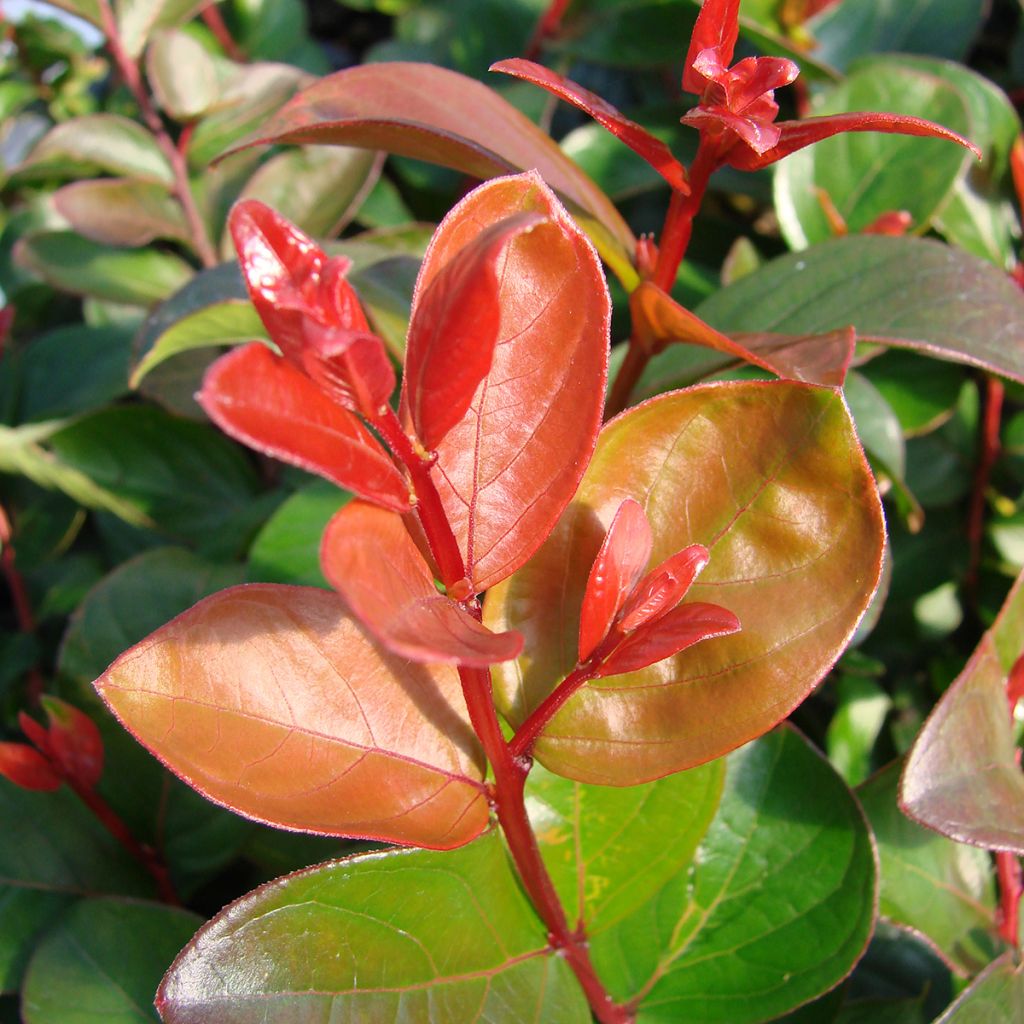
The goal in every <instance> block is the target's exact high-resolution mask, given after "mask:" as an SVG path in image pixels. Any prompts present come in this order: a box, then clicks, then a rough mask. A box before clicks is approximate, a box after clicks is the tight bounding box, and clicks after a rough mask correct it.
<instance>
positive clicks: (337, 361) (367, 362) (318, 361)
mask: <svg viewBox="0 0 1024 1024" xmlns="http://www.w3.org/2000/svg"><path fill="white" fill-rule="evenodd" d="M304 327H305V338H306V342H307V344H306V346H305V348H304V349H303V350H302V365H303V367H304V368H305V370H306V372H307V373H308V374H309V376H310V377H312V379H313V380H315V381H316V383H317V384H319V385H320V388H321V389H322V390H323V391H325V392H326V393H327V394H328V395H330V396H331V398H333V399H334V400H335V401H336V402H338V403H339V404H340V405H343V406H345V408H346V409H351V410H352V411H353V412H361V413H362V414H363V415H364V416H365V417H366V418H367V419H376V418H377V414H378V412H379V410H380V407H381V406H382V405H387V403H388V400H389V399H390V398H391V393H392V392H393V391H394V390H395V369H394V367H393V366H392V365H391V360H390V359H389V358H388V354H387V352H386V351H385V349H384V342H383V341H381V340H380V338H378V337H377V335H375V334H368V333H365V332H363V331H342V330H334V329H331V328H329V327H324V326H323V325H322V324H319V323H317V322H316V321H314V320H308V321H306V323H305V325H304Z"/></svg>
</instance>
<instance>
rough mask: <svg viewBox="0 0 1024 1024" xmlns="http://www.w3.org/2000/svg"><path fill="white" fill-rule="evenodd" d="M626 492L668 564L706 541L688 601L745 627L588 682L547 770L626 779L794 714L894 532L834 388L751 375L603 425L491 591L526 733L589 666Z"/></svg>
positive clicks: (676, 764) (552, 748)
mask: <svg viewBox="0 0 1024 1024" xmlns="http://www.w3.org/2000/svg"><path fill="white" fill-rule="evenodd" d="M626 497H634V498H636V499H637V500H638V501H639V502H640V503H641V504H643V505H644V506H645V510H646V513H647V518H648V520H649V521H650V523H651V528H652V531H653V534H654V552H653V558H654V560H655V561H657V560H660V559H664V558H665V557H667V556H669V555H671V554H673V553H675V552H677V551H679V550H681V549H682V548H684V547H686V546H687V545H689V544H692V543H701V544H704V545H705V546H706V547H707V548H708V550H709V551H710V553H711V559H710V562H709V564H708V567H707V568H706V569H705V570H704V572H703V574H702V575H701V577H700V579H699V580H698V581H697V583H695V584H694V586H693V588H692V589H691V590H690V593H689V598H690V599H694V600H697V601H704V600H708V601H711V602H712V603H714V604H716V605H720V606H722V607H723V608H725V609H726V610H727V611H729V612H732V613H733V614H734V615H736V617H737V618H738V619H739V621H740V623H741V625H742V632H740V633H738V634H736V635H735V636H730V637H724V638H720V639H714V640H709V641H707V642H706V643H704V644H701V645H700V646H698V647H696V648H694V649H693V650H692V651H688V652H684V653H683V654H681V655H679V656H677V657H675V658H672V659H670V660H668V661H665V662H662V663H660V664H658V665H655V666H653V667H651V668H650V669H647V670H645V671H644V672H640V673H636V674H632V675H629V676H623V677H613V678H610V679H605V680H600V681H596V682H594V683H591V684H588V685H587V686H585V687H583V688H582V689H581V690H580V691H579V692H578V693H576V694H575V695H574V696H573V697H572V698H571V699H570V700H569V701H568V702H567V703H566V705H565V707H564V708H562V710H561V711H560V712H559V713H558V714H557V715H556V716H555V717H554V718H553V719H552V720H551V722H550V723H549V724H548V726H547V728H546V729H545V730H544V732H543V733H542V734H541V737H540V740H539V742H538V744H537V746H536V748H535V752H536V754H537V756H538V758H539V759H540V760H541V762H542V763H543V764H545V765H546V766H547V767H548V768H550V769H551V770H552V771H555V772H557V773H558V774H565V775H567V776H569V777H570V778H576V779H580V780H581V781H584V782H595V783H603V784H608V783H612V784H618V785H627V784H634V783H637V782H642V781H646V780H648V779H651V778H657V777H659V776H661V775H665V774H667V773H668V772H672V771H678V770H680V769H681V768H685V767H688V766H691V765H694V764H700V763H701V762H703V761H707V760H710V759H711V758H713V757H717V756H719V755H721V754H722V753H725V752H727V751H728V750H731V749H732V748H733V747H736V746H738V745H739V744H741V743H744V742H746V741H747V740H748V739H750V738H751V737H752V736H756V735H759V734H760V733H762V732H764V731H765V730H766V729H767V728H770V727H771V725H773V724H774V723H775V722H777V721H779V720H780V719H781V718H783V717H785V715H786V714H788V713H789V711H790V710H791V709H792V708H793V707H794V706H795V705H796V704H798V703H799V702H800V701H801V700H803V698H804V697H805V696H806V695H807V693H808V692H809V691H810V690H811V688H812V687H813V686H814V685H815V684H816V683H817V682H818V680H819V679H820V678H821V677H822V676H823V675H824V673H825V672H826V671H827V670H828V668H829V667H830V666H831V665H832V663H833V662H834V661H835V659H836V657H837V656H838V654H839V652H840V651H841V650H842V649H843V647H844V646H845V644H846V642H847V640H848V638H849V636H850V634H851V633H852V631H853V629H854V627H855V626H856V624H857V622H858V620H859V619H860V617H861V614H862V613H863V611H864V609H865V608H866V607H867V604H868V601H869V599H870V597H871V595H872V594H873V592H874V589H875V585H876V582H877V580H878V574H879V571H880V565H881V556H882V540H883V531H882V520H881V513H880V508H879V505H878V497H877V493H876V492H875V488H874V483H873V481H872V479H871V476H870V472H869V471H868V468H867V466H866V464H865V462H864V457H863V455H862V453H861V451H860V448H859V446H858V444H857V441H856V439H855V437H854V434H853V428H852V424H851V422H850V419H849V416H848V413H847V411H846V409H845V407H844V405H843V402H842V399H841V398H840V397H839V395H838V394H837V393H835V392H833V391H831V390H827V389H818V388H813V387H811V386H809V385H803V384H795V383H787V382H782V381H778V382H766V383H759V382H747V383H731V384H720V385H707V386H703V387H696V388H691V389H690V390H688V391H684V392H679V393H676V394H672V395H665V396H663V397H661V398H656V399H652V400H650V401H648V402H645V403H644V404H643V405H641V406H638V407H637V408H635V409H632V410H630V411H629V412H627V413H625V414H623V415H622V416H620V417H618V418H617V419H615V420H613V421H612V422H611V423H609V424H608V425H607V426H606V427H605V428H604V430H603V431H602V434H601V439H600V442H599V444H598V449H597V451H596V453H595V455H594V459H593V461H592V462H591V465H590V468H589V469H588V471H587V475H586V476H585V478H584V480H583V483H582V484H581V486H580V490H579V491H578V493H577V495H576V498H575V500H574V502H573V504H572V505H571V506H570V508H569V510H568V511H567V513H566V514H565V515H564V516H563V518H562V519H561V521H560V522H559V524H558V526H557V528H556V529H555V532H554V533H553V534H552V536H551V538H550V539H549V540H548V541H547V542H546V544H545V546H544V547H543V548H542V549H541V551H540V552H538V554H537V555H536V556H535V557H534V558H533V559H532V560H531V561H530V562H529V563H528V564H527V565H526V566H524V567H523V569H521V570H520V571H519V572H518V573H517V574H516V575H515V576H514V577H513V578H512V579H510V580H509V581H507V582H506V583H504V584H502V585H501V586H500V587H498V588H496V589H495V590H493V591H492V592H491V593H489V594H488V596H487V603H486V607H485V617H484V621H485V622H486V623H488V624H489V625H490V626H491V628H493V629H509V628H514V629H518V630H520V631H521V632H522V633H523V635H524V637H525V640H526V646H525V654H524V656H523V657H522V658H520V660H519V661H518V662H517V663H514V664H511V665H508V666H502V667H500V668H498V669H496V670H495V671H496V675H497V682H496V690H497V700H498V702H499V706H500V707H501V709H502V711H503V712H504V713H506V714H507V715H508V717H509V718H510V719H511V721H512V722H513V723H520V722H522V721H523V719H524V718H525V717H526V715H527V714H528V713H529V712H531V711H532V710H533V709H534V708H535V707H536V706H537V705H538V704H539V703H540V701H541V700H543V699H544V698H545V697H546V696H547V695H548V694H549V693H550V692H551V690H552V688H553V687H554V685H555V684H556V683H557V682H558V681H559V680H560V679H561V678H562V677H563V676H564V675H565V674H566V673H567V672H568V671H569V670H570V669H571V668H572V667H573V665H574V664H575V661H576V647H575V644H574V643H573V638H574V637H575V636H576V634H577V629H578V622H579V609H580V606H581V603H582V598H583V588H584V583H585V581H586V578H587V573H588V572H589V567H590V565H591V564H592V563H593V559H594V556H595V554H596V552H597V550H598V548H599V546H600V543H601V539H602V538H603V536H604V533H605V529H606V526H605V524H607V523H609V522H610V521H611V518H612V516H613V515H614V514H615V511H616V510H617V509H618V507H619V505H620V504H621V503H622V500H623V499H624V498H626ZM683 607H684V608H685V607H686V605H685V604H684V605H683Z"/></svg>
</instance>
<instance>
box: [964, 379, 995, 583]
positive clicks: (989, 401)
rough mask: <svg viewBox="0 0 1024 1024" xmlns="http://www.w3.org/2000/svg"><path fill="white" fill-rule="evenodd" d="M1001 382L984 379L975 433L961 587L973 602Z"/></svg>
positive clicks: (979, 562) (990, 474)
mask: <svg viewBox="0 0 1024 1024" xmlns="http://www.w3.org/2000/svg"><path fill="white" fill-rule="evenodd" d="M1004 391H1005V389H1004V387H1003V382H1002V381H1001V380H999V378H998V377H992V376H987V377H986V378H985V396H984V408H983V410H982V417H981V426H980V431H979V436H978V461H977V463H976V464H975V468H974V482H973V485H972V487H971V497H970V505H969V507H968V510H967V545H968V562H967V573H966V576H965V577H964V588H965V590H966V592H967V596H968V599H969V600H970V601H971V602H972V603H973V602H974V601H975V600H976V597H977V592H978V575H979V571H980V567H981V545H982V540H983V539H984V533H985V497H986V494H987V492H988V486H989V480H990V478H991V476H992V467H993V466H994V465H995V462H996V459H997V458H998V457H999V451H1000V445H999V425H1000V421H1001V418H1002V413H1003V395H1004Z"/></svg>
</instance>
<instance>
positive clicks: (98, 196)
mask: <svg viewBox="0 0 1024 1024" xmlns="http://www.w3.org/2000/svg"><path fill="white" fill-rule="evenodd" d="M53 202H54V204H55V205H56V207H57V210H58V211H59V212H60V213H61V215H62V216H63V217H66V218H67V221H68V223H69V224H70V225H71V227H72V228H74V230H75V231H77V232H78V233H79V234H80V235H84V236H85V237H86V238H89V239H91V240H92V241H94V242H99V243H101V244H105V245H117V246H143V245H148V244H149V243H150V242H152V241H153V240H154V239H157V238H168V239H171V240H173V241H178V242H184V243H185V244H186V245H190V244H191V240H192V236H191V233H190V230H189V226H188V223H187V221H186V220H185V215H184V213H183V212H182V209H181V205H180V204H179V203H178V201H177V200H176V199H173V198H172V197H171V196H170V195H169V194H168V192H167V189H165V188H164V187H163V186H162V185H154V184H150V183H148V182H143V181H131V180H130V179H118V178H111V179H106V178H104V179H98V180H95V181H76V182H75V183H74V184H72V185H65V186H64V188H62V189H59V190H58V191H57V192H55V193H54V195H53Z"/></svg>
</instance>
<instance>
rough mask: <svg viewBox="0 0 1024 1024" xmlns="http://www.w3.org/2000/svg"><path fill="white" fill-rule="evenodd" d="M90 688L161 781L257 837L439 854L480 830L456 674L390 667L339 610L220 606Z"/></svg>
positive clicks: (277, 602) (234, 599)
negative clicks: (375, 842)
mask: <svg viewBox="0 0 1024 1024" xmlns="http://www.w3.org/2000/svg"><path fill="white" fill-rule="evenodd" d="M96 686H97V689H98V690H99V691H100V694H101V695H102V696H103V698H104V699H105V700H106V701H107V703H108V704H109V705H110V707H111V710H113V712H114V713H115V714H116V715H117V716H118V718H119V719H120V720H121V721H122V722H123V723H124V724H125V726H126V727H127V728H128V729H129V730H130V731H131V732H132V733H133V734H134V735H135V737H136V738H137V739H138V740H140V742H142V743H143V744H144V745H145V746H147V747H148V748H149V749H150V750H151V751H152V752H153V753H154V754H156V756H157V757H159V758H160V759H161V760H162V761H164V763H165V764H166V765H167V766H168V767H169V768H171V769H172V771H174V772H176V773H177V774H179V775H180V776H181V777H182V778H184V779H185V781H186V782H188V783H189V784H190V785H191V786H193V787H194V788H195V789H198V790H199V791H200V792H201V793H202V794H203V795H204V796H207V797H209V798H210V799H212V800H214V801H215V802H217V803H220V804H223V805H225V806H228V807H231V808H232V809H233V810H236V811H238V812H239V813H241V814H244V815H246V816H247V817H250V818H255V819H256V820H258V821H264V822H267V823H269V824H274V825H278V826H280V827H283V828H291V829H297V830H300V831H307V832H318V833H323V834H328V835H350V836H359V837H366V838H375V839H383V840H386V841H390V842H398V843H413V844H416V845H419V846H429V847H434V848H441V849H447V848H450V847H453V846H459V845H461V844H462V843H465V842H468V841H469V840H470V839H472V838H473V837H474V836H476V835H477V834H478V833H479V832H480V831H481V830H482V829H483V828H484V827H485V825H486V823H487V800H486V797H485V795H484V789H483V785H482V781H481V778H482V776H481V770H482V760H481V756H480V753H479V750H478V748H477V746H476V741H475V738H474V736H473V734H472V732H471V730H470V728H469V725H468V723H467V720H466V719H467V716H466V711H465V706H464V705H463V703H462V695H461V690H460V688H459V681H458V677H457V675H456V673H455V671H454V670H453V669H449V668H443V667H441V666H431V667H430V668H427V667H421V666H412V665H409V664H408V662H406V661H404V660H403V659H400V658H395V657H394V656H393V655H390V654H388V653H387V652H385V651H384V650H382V649H381V648H379V647H378V646H377V645H375V644H374V643H373V642H372V641H371V640H370V639H369V638H368V637H367V636H366V634H365V633H364V632H363V630H362V629H361V628H360V627H359V626H358V625H357V623H356V622H355V620H354V619H353V618H351V616H350V615H349V614H348V612H347V611H346V609H345V606H344V604H343V603H342V601H341V599H340V598H338V597H337V596H336V595H335V594H331V593H328V592H326V591H323V590H317V589H315V588H312V587H286V586H275V585H272V584H249V585H247V586H242V587H232V588H230V589H229V590H224V591H221V592H220V593H219V594H215V595H213V596H212V597H208V598H206V599H205V600H203V601H200V603H199V604H197V605H196V606H195V607H194V608H192V609H191V610H190V611H187V612H185V613H184V614H183V615H179V616H178V617H177V618H176V619H173V620H172V621H171V622H169V623H168V624H167V625H166V626H164V627H162V628H161V629H158V630H157V631H156V632H155V633H153V634H152V635H151V636H150V637H148V638H147V639H146V640H144V641H142V643H140V644H138V645H136V646H135V647H133V648H132V649H131V650H129V651H128V652H126V653H125V654H123V655H121V657H120V658H118V659H117V661H115V662H114V664H113V665H111V666H110V668H109V669H107V671H106V672H105V673H104V674H103V675H102V676H101V677H100V678H99V679H98V680H97V682H96Z"/></svg>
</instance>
